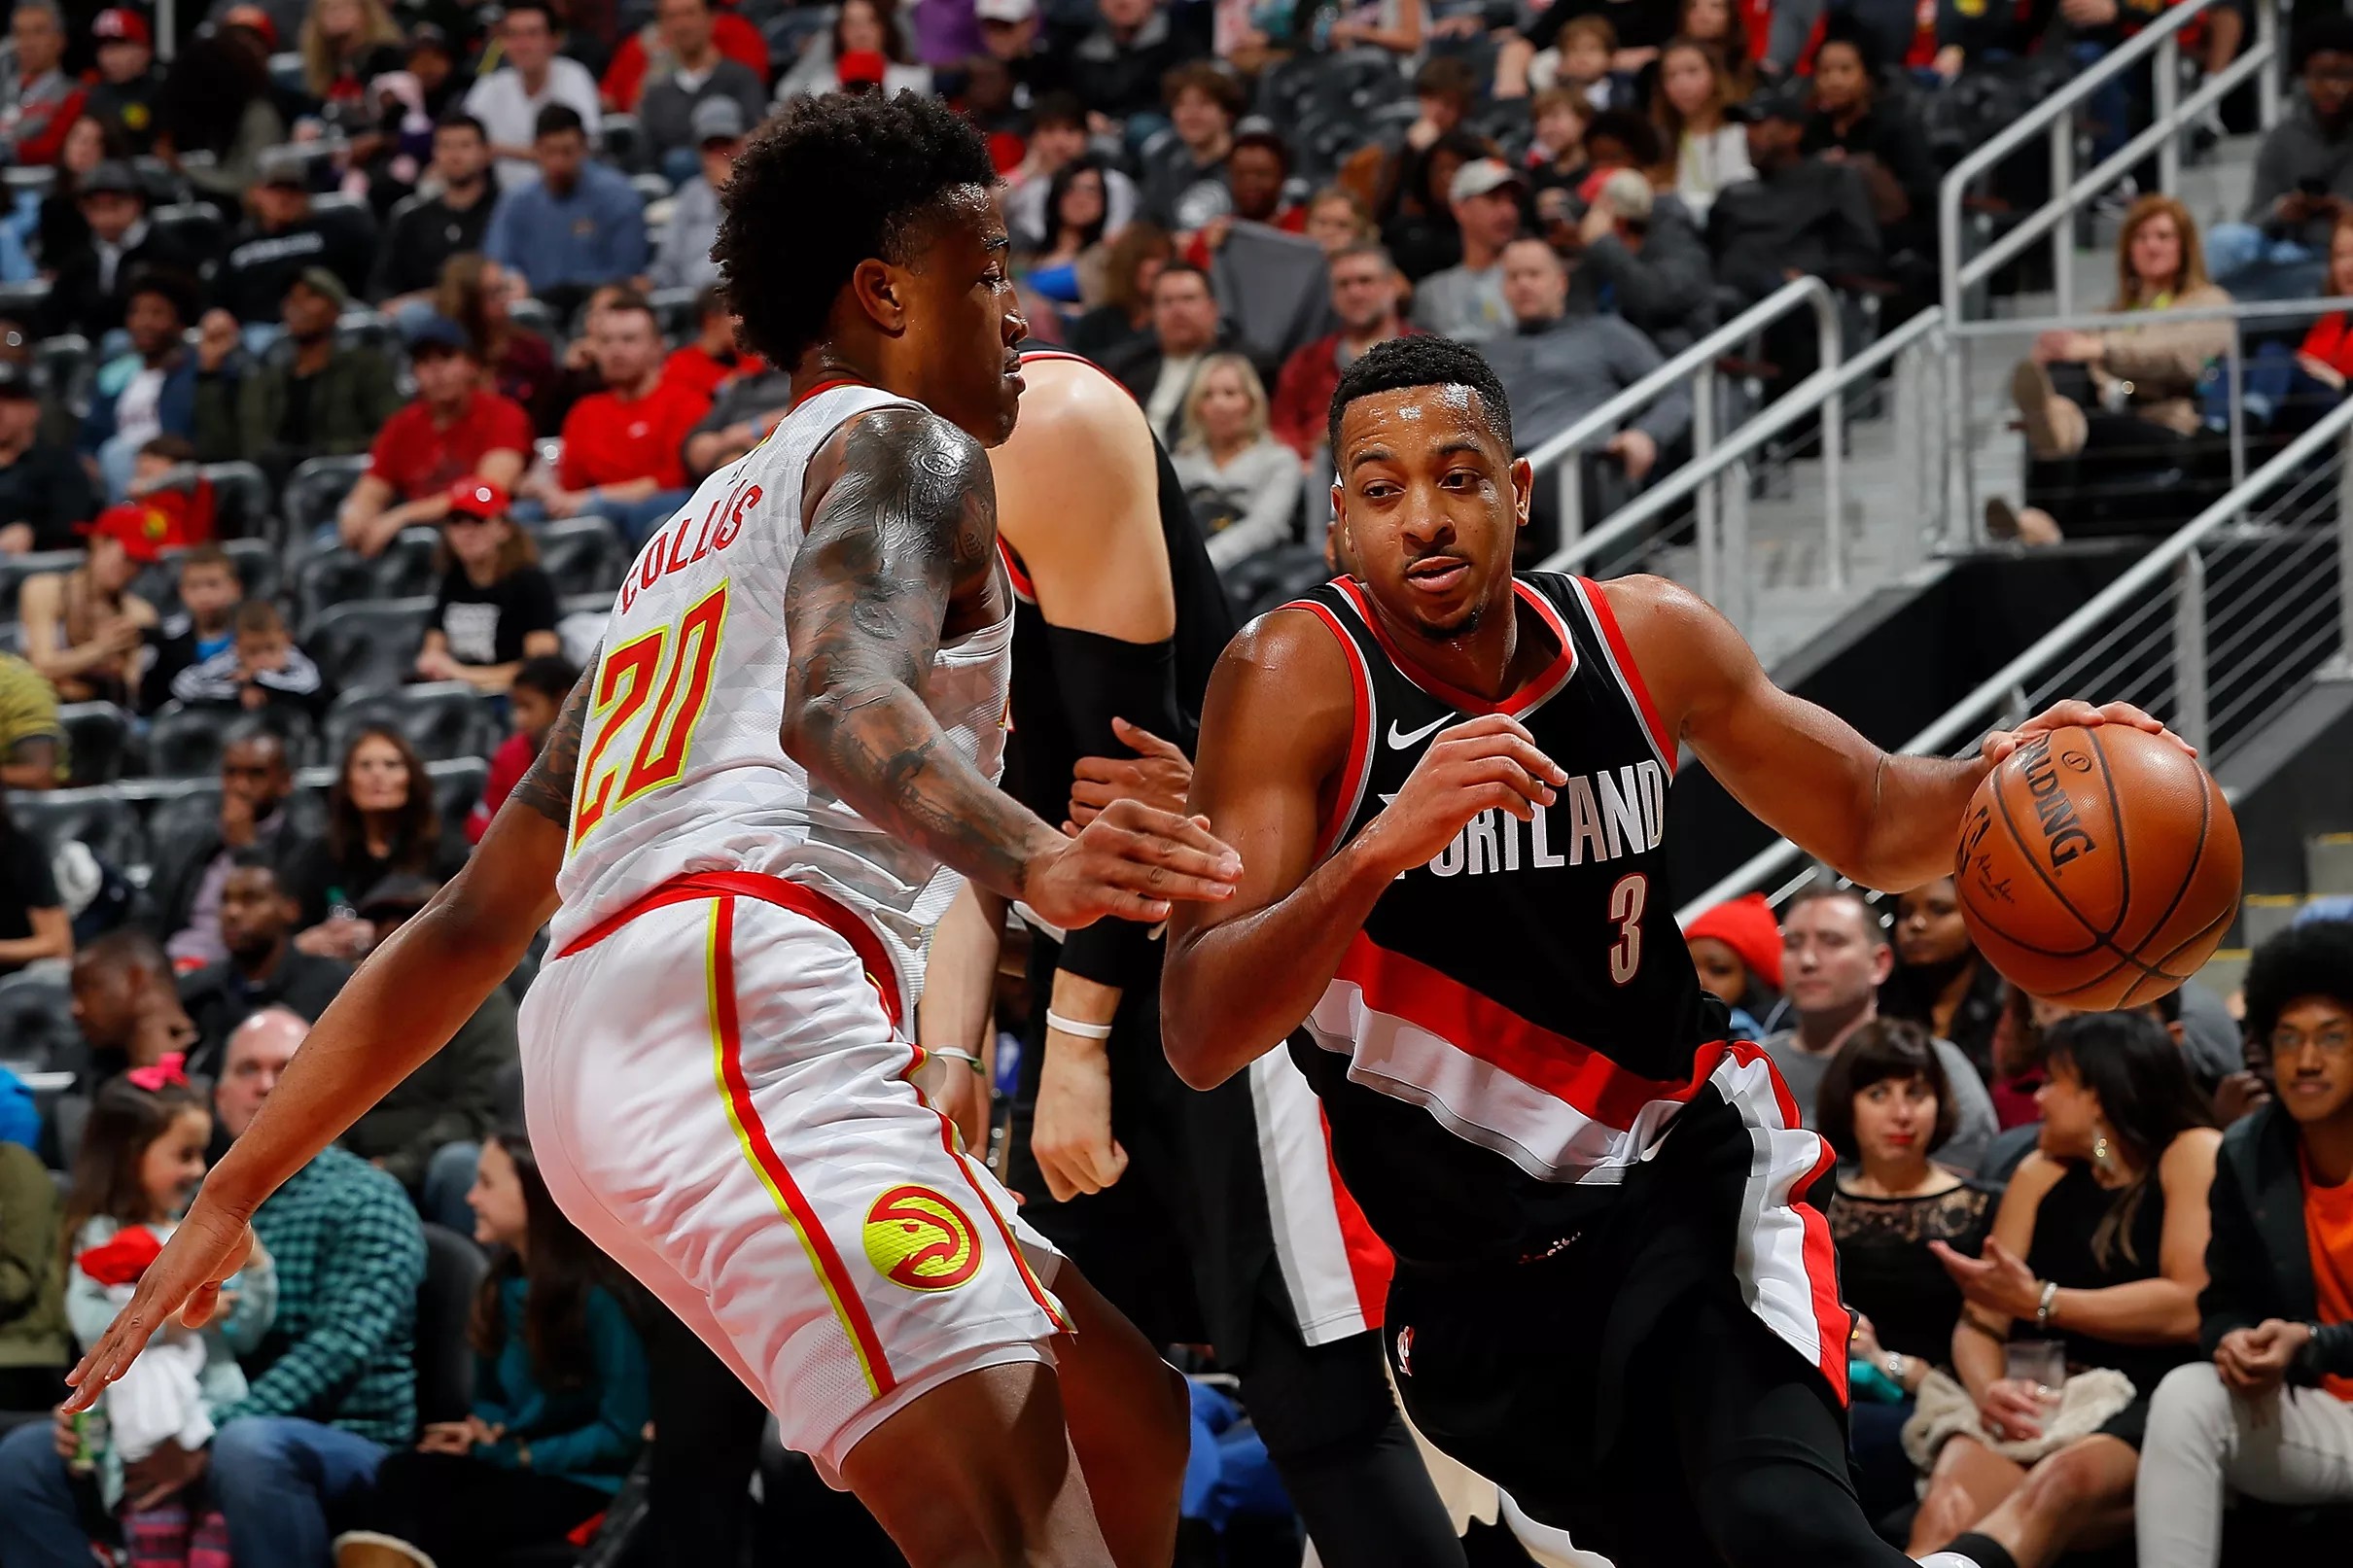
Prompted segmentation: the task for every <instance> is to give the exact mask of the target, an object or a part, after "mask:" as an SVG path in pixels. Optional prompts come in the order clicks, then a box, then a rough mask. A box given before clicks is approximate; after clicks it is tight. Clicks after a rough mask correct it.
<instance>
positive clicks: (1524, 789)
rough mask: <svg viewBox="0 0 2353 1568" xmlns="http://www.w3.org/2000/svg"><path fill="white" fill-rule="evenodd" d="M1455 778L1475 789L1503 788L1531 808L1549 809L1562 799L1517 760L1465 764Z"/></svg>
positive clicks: (1493, 760)
mask: <svg viewBox="0 0 2353 1568" xmlns="http://www.w3.org/2000/svg"><path fill="white" fill-rule="evenodd" d="M1456 778H1457V780H1458V781H1459V783H1460V784H1462V785H1465V786H1468V787H1472V788H1477V787H1480V786H1484V785H1490V784H1500V785H1501V786H1502V787H1503V788H1505V789H1508V790H1510V791H1511V792H1512V794H1513V795H1515V796H1516V797H1518V800H1519V801H1520V802H1521V803H1523V804H1525V805H1528V806H1549V805H1551V804H1552V803H1553V802H1554V801H1556V800H1558V799H1559V798H1560V794H1559V792H1558V791H1556V790H1555V789H1554V788H1553V786H1552V785H1551V784H1548V783H1546V782H1545V781H1544V780H1542V779H1540V778H1538V777H1537V776H1536V775H1534V774H1532V773H1530V772H1529V771H1528V769H1527V767H1526V766H1524V765H1523V764H1522V763H1521V761H1520V759H1519V758H1517V757H1507V756H1501V757H1484V758H1481V759H1480V760H1478V761H1475V762H1471V763H1468V764H1465V765H1464V766H1463V768H1462V770H1461V772H1460V773H1458V774H1457V775H1456ZM1520 815H1521V816H1523V817H1525V816H1526V815H1527V813H1525V812H1523V813H1521V814H1520Z"/></svg>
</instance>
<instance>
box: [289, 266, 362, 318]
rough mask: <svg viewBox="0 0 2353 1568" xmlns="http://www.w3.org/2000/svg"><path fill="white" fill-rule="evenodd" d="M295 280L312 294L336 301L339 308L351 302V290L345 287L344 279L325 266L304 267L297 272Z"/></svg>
mask: <svg viewBox="0 0 2353 1568" xmlns="http://www.w3.org/2000/svg"><path fill="white" fill-rule="evenodd" d="M295 282H297V283H299V284H300V285H301V286H302V287H303V288H305V289H308V290H309V291H310V292H311V293H312V294H315V295H321V296H325V297H326V298H328V299H331V300H333V301H334V307H335V309H337V310H341V309H342V308H343V307H344V306H346V305H348V304H350V303H351V291H350V290H349V289H346V288H344V287H343V280H342V279H341V278H338V277H336V276H335V275H334V273H333V272H330V271H329V270H328V269H327V268H325V267H323V266H306V267H304V268H303V269H302V270H301V271H299V272H298V273H296V274H295Z"/></svg>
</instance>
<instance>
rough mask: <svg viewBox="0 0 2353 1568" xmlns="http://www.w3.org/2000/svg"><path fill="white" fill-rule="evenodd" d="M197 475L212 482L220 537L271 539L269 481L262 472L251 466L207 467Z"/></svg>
mask: <svg viewBox="0 0 2353 1568" xmlns="http://www.w3.org/2000/svg"><path fill="white" fill-rule="evenodd" d="M197 471H198V472H199V473H201V474H203V475H204V477H205V478H207V479H209V480H211V481H212V489H213V506H214V510H213V532H214V534H215V536H216V537H218V538H221V539H225V540H227V539H268V538H269V537H270V512H271V509H272V508H271V506H270V498H269V481H268V480H267V479H264V478H263V477H262V470H260V469H257V468H255V467H254V466H253V465H252V464H250V463H207V464H205V465H204V467H203V468H201V469H199V470H197Z"/></svg>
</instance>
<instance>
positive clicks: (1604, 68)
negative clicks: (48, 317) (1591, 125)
mask: <svg viewBox="0 0 2353 1568" xmlns="http://www.w3.org/2000/svg"><path fill="white" fill-rule="evenodd" d="M1617 52H1618V30H1617V29H1616V28H1615V27H1612V26H1611V25H1610V24H1609V18H1608V17H1572V18H1571V19H1570V20H1569V22H1568V24H1567V25H1566V26H1564V27H1563V28H1562V29H1561V43H1560V46H1559V56H1560V58H1559V61H1558V63H1557V64H1556V65H1555V67H1554V69H1553V72H1552V80H1551V81H1550V82H1549V83H1545V82H1543V81H1542V80H1541V79H1542V77H1543V74H1544V64H1545V61H1544V56H1543V55H1541V54H1539V55H1537V56H1536V59H1535V62H1534V64H1533V65H1531V66H1530V67H1529V69H1528V80H1529V81H1530V82H1531V83H1534V84H1537V85H1539V86H1550V87H1562V88H1564V89H1566V90H1567V91H1570V92H1574V93H1576V94H1577V95H1578V96H1579V97H1581V98H1583V99H1584V100H1585V101H1586V103H1587V104H1588V105H1590V106H1591V107H1592V108H1593V109H1594V110H1595V111H1596V112H1597V113H1598V112H1599V111H1601V110H1603V109H1619V108H1624V107H1625V106H1626V105H1628V104H1630V103H1632V102H1633V91H1634V79H1633V76H1631V75H1618V74H1614V73H1612V72H1611V70H1610V68H1609V61H1610V56H1611V55H1613V54H1615V53H1617Z"/></svg>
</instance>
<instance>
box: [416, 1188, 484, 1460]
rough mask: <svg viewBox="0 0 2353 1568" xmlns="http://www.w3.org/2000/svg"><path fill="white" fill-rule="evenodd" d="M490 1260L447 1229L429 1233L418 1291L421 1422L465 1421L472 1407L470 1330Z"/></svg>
mask: <svg viewBox="0 0 2353 1568" xmlns="http://www.w3.org/2000/svg"><path fill="white" fill-rule="evenodd" d="M489 1271H490V1260H489V1259H487V1258H485V1257H484V1256H482V1249H481V1248H480V1247H478V1246H475V1245H474V1238H473V1237H466V1236H460V1235H458V1233H457V1232H455V1231H452V1230H450V1229H449V1228H448V1227H446V1226H441V1225H428V1226H426V1227H425V1277H424V1278H423V1279H422V1280H421V1281H419V1282H418V1285H417V1321H416V1337H415V1342H416V1375H417V1420H418V1421H419V1422H420V1423H422V1422H429V1421H462V1420H464V1419H465V1418H466V1412H467V1411H468V1410H469V1409H471V1408H472V1406H473V1403H474V1346H473V1345H472V1344H471V1343H470V1342H468V1341H467V1338H466V1324H467V1322H468V1321H469V1319H471V1318H472V1316H473V1314H474V1292H475V1291H476V1290H477V1289H479V1288H480V1287H481V1283H482V1275H483V1274H485V1273H487V1272H489Z"/></svg>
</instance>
